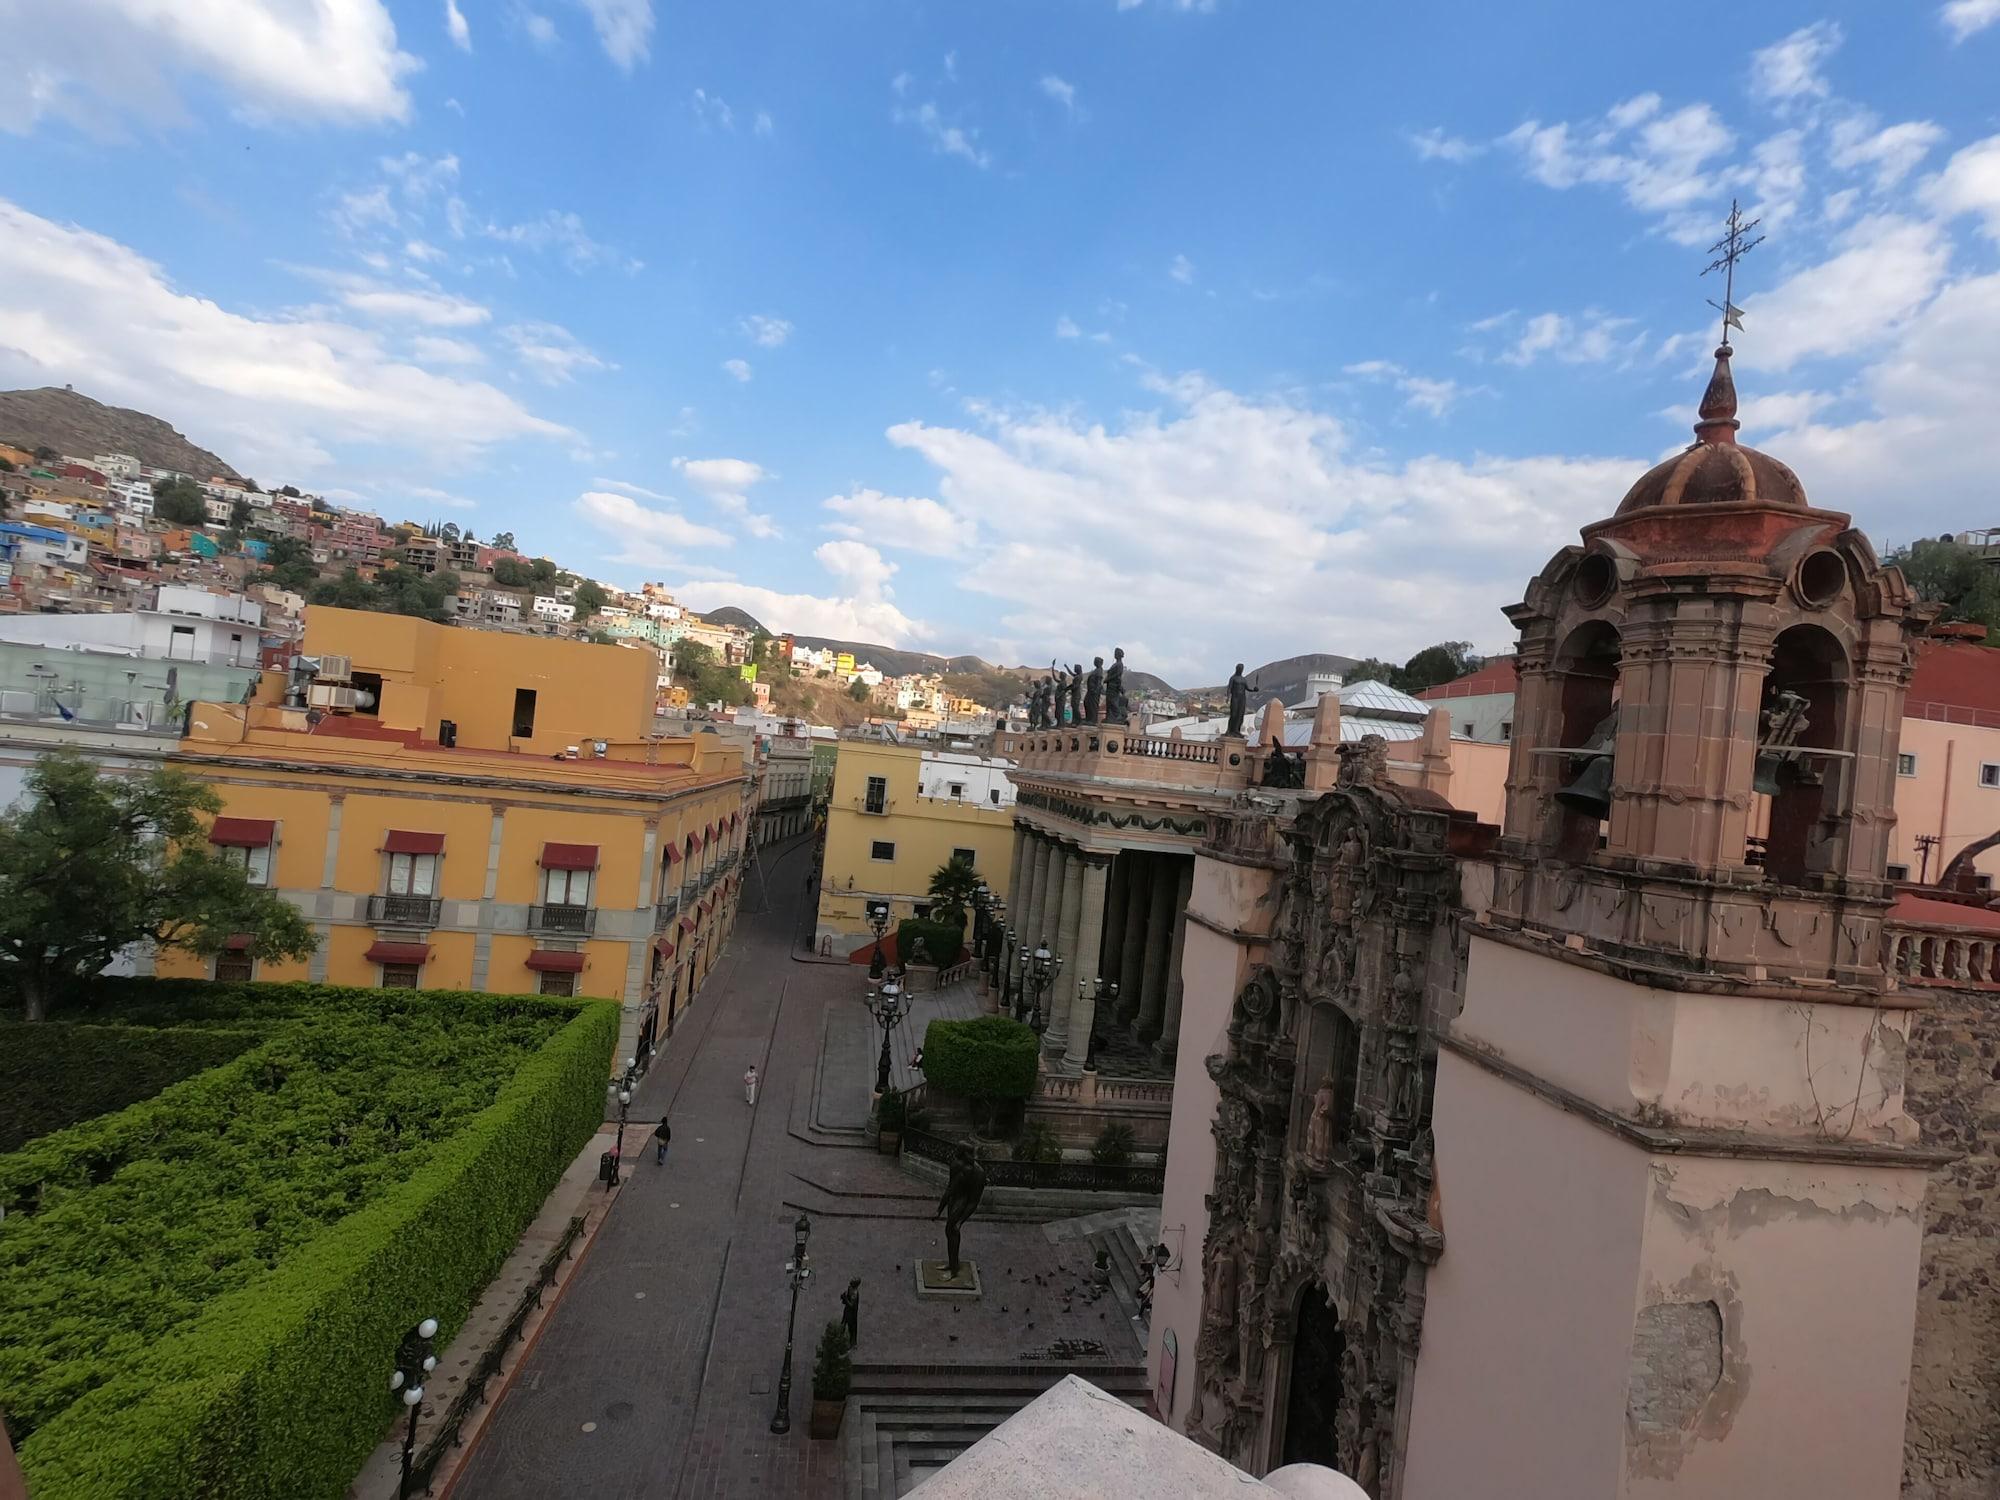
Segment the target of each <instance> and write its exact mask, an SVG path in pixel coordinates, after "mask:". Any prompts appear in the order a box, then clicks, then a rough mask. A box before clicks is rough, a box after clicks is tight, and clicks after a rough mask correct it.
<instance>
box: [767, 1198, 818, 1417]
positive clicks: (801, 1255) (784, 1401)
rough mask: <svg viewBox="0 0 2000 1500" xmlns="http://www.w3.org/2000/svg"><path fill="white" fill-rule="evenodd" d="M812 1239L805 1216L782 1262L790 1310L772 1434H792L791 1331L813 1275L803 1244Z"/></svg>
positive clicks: (794, 1229)
mask: <svg viewBox="0 0 2000 1500" xmlns="http://www.w3.org/2000/svg"><path fill="white" fill-rule="evenodd" d="M811 1235H812V1220H811V1219H809V1218H807V1217H806V1216H805V1215H804V1214H800V1215H799V1216H798V1219H797V1220H796V1221H795V1222H794V1223H793V1224H792V1258H791V1259H790V1260H789V1261H787V1262H785V1274H786V1275H787V1276H789V1277H790V1278H791V1282H792V1310H791V1313H790V1314H789V1315H788V1316H787V1317H786V1319H785V1363H784V1365H783V1366H782V1367H781V1368H780V1369H779V1371H778V1409H777V1410H776V1411H774V1412H772V1413H771V1431H773V1432H777V1433H785V1432H790V1431H791V1430H792V1330H793V1328H794V1326H795V1325H796V1324H797V1323H798V1321H799V1288H800V1287H801V1286H804V1285H805V1283H806V1279H807V1278H808V1277H810V1276H811V1275H812V1261H811V1258H810V1257H808V1256H807V1254H806V1241H807V1239H809V1238H810V1237H811Z"/></svg>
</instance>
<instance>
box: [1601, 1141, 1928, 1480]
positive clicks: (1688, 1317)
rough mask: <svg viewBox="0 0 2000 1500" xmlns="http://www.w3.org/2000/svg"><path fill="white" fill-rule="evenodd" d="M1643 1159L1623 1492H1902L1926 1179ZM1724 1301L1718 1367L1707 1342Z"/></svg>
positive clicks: (1841, 1169)
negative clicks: (1700, 1337) (1642, 1220)
mask: <svg viewBox="0 0 2000 1500" xmlns="http://www.w3.org/2000/svg"><path fill="white" fill-rule="evenodd" d="M1635 1154H1636V1153H1635ZM1642 1159H1644V1160H1646V1161H1648V1163H1649V1174H1650V1177H1651V1191H1650V1193H1649V1195H1648V1201H1647V1208H1646V1228H1645V1246H1644V1251H1643V1255H1642V1259H1641V1262H1640V1265H1639V1267H1638V1272H1639V1284H1638V1286H1639V1298H1638V1301H1639V1308H1638V1310H1637V1314H1636V1317H1635V1324H1634V1336H1635V1343H1634V1346H1633V1354H1634V1358H1633V1362H1632V1367H1631V1370H1630V1372H1629V1374H1630V1376H1631V1383H1629V1384H1628V1386H1627V1395H1626V1400H1627V1413H1626V1450H1625V1487H1624V1488H1623V1489H1622V1490H1620V1491H1618V1493H1619V1494H1620V1495H1622V1496H1626V1497H1629V1500H1656V1497H1663V1496H1669V1495H1672V1496H1695V1495H1699V1496H1708V1495H1739V1494H1740V1495H1760V1496H1786V1495H1798V1496H1813V1497H1821V1496H1824V1497H1835V1496H1854V1497H1856V1500H1869V1497H1875V1496H1890V1495H1894V1494H1895V1492H1896V1485H1897V1477H1898V1475H1899V1473H1900V1471H1901V1467H1902V1446H1903V1442H1902V1439H1903V1411H1904V1405H1905V1402H1906V1400H1907V1396H1908V1366H1907V1362H1906V1360H1905V1359H1904V1358H1903V1355H1902V1351H1903V1350H1904V1349H1906V1348H1907V1347H1908V1345H1909V1339H1910V1328H1911V1323H1912V1320H1913V1317H1914V1311H1915V1296H1916V1274H1915V1273H1916V1263H1917V1253H1918V1246H1919V1240H1920V1222H1919V1214H1920V1206H1921V1203H1922V1200H1923V1184H1924V1179H1923V1174H1922V1173H1920V1172H1915V1171H1907V1170H1898V1169H1890V1168H1882V1167H1849V1166H1817V1165H1798V1164H1791V1163H1778V1162H1764V1161H1747V1160H1734V1159H1718V1158H1713V1157H1657V1156H1656V1157H1650V1158H1642ZM1711 1308H1712V1309H1713V1314H1712V1316H1713V1318H1714V1324H1715V1328H1716V1331H1717V1333H1718V1334H1719V1354H1720V1364H1719V1368H1717V1367H1715V1366H1713V1365H1711V1364H1710V1363H1709V1361H1708V1356H1709V1351H1708V1349H1707V1348H1706V1347H1704V1346H1701V1345H1699V1344H1697V1343H1695V1342H1694V1341H1693V1336H1694V1335H1695V1333H1697V1332H1698V1331H1699V1329H1700V1328H1701V1327H1702V1324H1703V1320H1704V1319H1706V1318H1707V1317H1709V1316H1711V1314H1710V1313H1709V1311H1708V1310H1709V1309H1711ZM1649 1343H1650V1348H1648V1347H1647V1346H1648V1344H1649ZM1642 1354H1649V1355H1650V1356H1651V1359H1650V1361H1647V1362H1642V1360H1641V1358H1640V1356H1641V1355H1642ZM1710 1370H1714V1371H1715V1374H1714V1378H1713V1379H1712V1380H1711V1381H1709V1382H1708V1384H1707V1385H1706V1388H1705V1389H1697V1386H1699V1384H1700V1382H1701V1379H1702V1377H1703V1376H1704V1375H1705V1374H1707V1373H1708V1372H1709V1371H1710ZM1835 1414H1837V1415H1835Z"/></svg>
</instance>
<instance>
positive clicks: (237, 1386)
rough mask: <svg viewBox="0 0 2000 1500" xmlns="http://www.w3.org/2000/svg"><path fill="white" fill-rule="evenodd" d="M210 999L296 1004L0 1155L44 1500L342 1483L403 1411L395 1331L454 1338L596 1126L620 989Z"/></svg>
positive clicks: (18, 1373) (330, 1491)
mask: <svg viewBox="0 0 2000 1500" xmlns="http://www.w3.org/2000/svg"><path fill="white" fill-rule="evenodd" d="M205 988H208V989H211V990H213V991H215V992H216V993H215V994H214V996H213V997H212V998H213V1001H214V1002H215V1003H216V1004H217V1005H218V1006H219V1007H220V1008H223V1009H226V1008H227V1006H228V1005H229V1004H230V1003H232V1002H234V1003H244V1004H250V1005H260V1004H268V1009H266V1011H265V1014H266V1015H273V1016H274V1015H275V1014H276V1013H277V1012H279V1011H284V1010H287V1009H292V1008H293V1007H297V1009H296V1010H294V1011H293V1014H294V1015H296V1016H298V1017H299V1019H297V1020H296V1021H276V1022H275V1023H274V1027H273V1034H272V1035H271V1037H270V1040H269V1041H267V1042H266V1043H265V1044H264V1045H263V1046H261V1047H258V1048H256V1049H255V1050H254V1051H251V1052H249V1053H246V1054H245V1055H243V1056H242V1057H239V1058H238V1059H237V1060H236V1061H234V1062H232V1063H229V1064H227V1065H225V1066H223V1067H220V1068H215V1069H211V1070H210V1071H209V1072H207V1073H204V1074H201V1075H199V1076H197V1077H195V1078H192V1079H189V1080H187V1081H186V1082H184V1083H180V1084H176V1085H174V1086H173V1087H171V1088H169V1089H167V1090H166V1091H165V1092H164V1093H162V1094H160V1095H159V1096H158V1097H157V1098H155V1099H152V1100H150V1101H147V1102H145V1103H142V1104H137V1105H134V1106H132V1107H131V1108H129V1109H126V1110H124V1111H122V1112H120V1113H119V1114H116V1115H110V1116H105V1117H103V1118H101V1119H98V1120H95V1121H92V1122H89V1123H88V1124H85V1125H80V1126H77V1127H74V1128H72V1129H70V1130H66V1131H62V1132H59V1133H57V1134H55V1135H52V1136H49V1137H47V1138H45V1139H44V1140H42V1141H39V1142H37V1143H35V1145H33V1146H32V1147H30V1148H29V1149H28V1150H25V1151H22V1152H18V1153H16V1154H15V1155H13V1156H10V1157H5V1158H0V1201H7V1202H10V1203H11V1204H13V1205H15V1207H16V1208H17V1209H29V1210H32V1211H31V1212H16V1211H12V1210H10V1213H9V1216H8V1217H7V1219H6V1220H4V1221H0V1289H4V1300H0V1404H8V1405H11V1406H12V1407H13V1409H14V1412H15V1414H16V1415H17V1416H18V1417H19V1418H20V1419H21V1421H22V1424H23V1425H24V1426H29V1427H32V1428H33V1429H34V1430H33V1431H32V1433H31V1435H30V1436H29V1437H28V1440H27V1442H26V1443H25V1444H24V1445H23V1446H22V1450H21V1460H22V1465H23V1468H24V1470H25V1471H26V1474H27V1478H28V1483H29V1486H30V1489H31V1491H32V1493H34V1494H35V1495H36V1496H37V1500H86V1497H87V1500H156V1497H157V1500H182V1497H188V1500H192V1497H196V1496H200V1497H203V1500H252V1497H261V1496H269V1495H278V1494H282V1495H286V1496H299V1497H308V1500H309V1497H316V1496H325V1497H328V1500H332V1497H336V1496H338V1495H340V1494H341V1493H342V1492H343V1491H344V1490H345V1489H346V1487H347V1485H348V1484H349V1483H350V1481H351V1480H352V1479H353V1477H354V1474H355V1472H356V1471H357V1470H358V1469H359V1467H360V1465H361V1463H362V1461H363V1460H364V1459H365V1458H366V1457H367V1455H368V1453H369V1452H370V1451H371V1450H372V1449H373V1448H374V1446H375V1444H376V1443H377V1441H378V1440H379V1439H380V1438H381V1435H382V1433H383V1431H384V1429H385V1428H386V1427H387V1426H388V1424H389V1422H390V1421H391V1420H392V1419H393V1418H394V1417H395V1416H396V1415H397V1414H398V1413H399V1412H400V1411H401V1407H400V1405H399V1404H398V1403H397V1402H396V1401H395V1399H394V1397H392V1396H391V1395H390V1393H389V1389H388V1380H387V1372H388V1370H389V1368H390V1365H391V1363H392V1362H393V1357H394V1352H395V1348H396V1344H397V1341H398V1340H399V1339H400V1338H401V1336H402V1334H403V1333H404V1331H405V1330H406V1329H408V1328H409V1327H410V1325H411V1324H413V1323H415V1322H416V1321H417V1320H418V1319H419V1318H422V1317H424V1316H427V1315H428V1316H434V1317H436V1318H438V1319H439V1321H440V1323H441V1324H442V1325H443V1328H444V1333H443V1334H442V1335H441V1337H440V1344H442V1342H443V1341H444V1339H446V1338H448V1337H449V1336H450V1333H451V1331H452V1330H453V1329H454V1328H455V1327H456V1325H457V1324H458V1323H459V1322H460V1321H461V1320H462V1319H463V1318H464V1316H465V1314H466V1313H467V1311H468V1310H469V1309H470V1308H471V1306H472V1304H473V1302H474V1301H475V1300H476V1299H477V1297H478V1296H479V1294H480V1292H481V1291H482V1290H483V1289H484V1287H485V1285H486V1283H487V1282H488V1281H489V1280H490V1279H491V1278H492V1276H493V1274H494V1272H495V1271H496V1270H498V1268H499V1266H500V1264H501V1262H502V1261H504V1260H505V1259H506V1257H507V1255H508V1254H509V1252H510V1251H512V1249H513V1247H514V1245H515V1243H516V1241H517V1240H518V1238H519V1236H520V1232H521V1230H522V1228H523V1227H524V1226H525V1225H526V1224H527V1223H528V1222H529V1221H530V1220H531V1219H532V1218H533V1216H534V1214H535V1212H536V1211H537V1210H538V1209H539V1207H540V1206H541V1203H542V1200H543V1199H544V1197H546V1195H547V1193H548V1192H549V1190H550V1189H551V1188H552V1187H553V1186H554V1184H555V1182H556V1181H557V1180H558V1179H559V1178H560V1176H561V1175H562V1172H563V1170H564V1169H565V1168H566V1167H567V1166H568V1165H569V1163H570V1162H571V1161H572V1160H574V1158H575V1156H576V1153H577V1152H578V1151H579V1150H580V1149H582V1147H583V1145H584V1143H585V1142H586V1141H587V1140H588V1139H589V1138H590V1136H591V1134H592V1132H593V1131H595V1129H596V1128H597V1125H598V1123H599V1121H600V1120H601V1118H602V1114H603V1098H604V1092H603V1091H604V1079H605V1077H606V1075H607V1072H608V1070H609V1065H610V1057H611V1052H612V1049H613V1047H614V1046H615V1044H616V1039H617V1031H618V1011H617V1008H616V1007H615V1006H611V1005H605V1004H601V1003H598V1002H593V1001H567V1000H554V999H542V998H540V997H534V996H506V997H493V996H483V995H468V994H460V993H455V992H436V991H381V990H338V989H333V988H330V987H326V986H311V985H285V986H278V985H269V986H257V985H244V986H240V987H239V986H205ZM231 991H235V992H236V993H235V994H234V995H233V996H232V995H231V993H230V992H231ZM274 991H283V992H286V993H284V994H275V995H274V994H272V993H271V992H274ZM169 998H170V997H169ZM204 998H205V999H206V998H207V997H204ZM195 1008H200V1007H199V1006H197V1007H195ZM58 1308H59V1309H60V1312H59V1313H58V1312H57V1309H58Z"/></svg>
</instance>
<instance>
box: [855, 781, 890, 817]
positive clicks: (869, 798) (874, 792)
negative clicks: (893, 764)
mask: <svg viewBox="0 0 2000 1500" xmlns="http://www.w3.org/2000/svg"><path fill="white" fill-rule="evenodd" d="M861 810H862V811H863V812H871V813H886V812H887V811H888V810H889V778H888V777H886V776H870V777H869V778H868V793H867V795H866V796H865V797H863V798H862V799H861Z"/></svg>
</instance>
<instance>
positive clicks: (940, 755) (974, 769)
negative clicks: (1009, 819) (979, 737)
mask: <svg viewBox="0 0 2000 1500" xmlns="http://www.w3.org/2000/svg"><path fill="white" fill-rule="evenodd" d="M1013 764H1014V763H1013V762H1012V761H1010V760H1002V759H1000V758H999V757H998V756H985V755H980V754H977V753H976V752H974V751H971V750H926V751H925V752H924V753H923V754H922V755H921V756H919V757H918V760H917V795H918V796H919V797H935V798H936V799H938V800H939V801H941V802H970V803H973V804H975V805H977V806H980V807H1012V806H1013V805H1014V783H1013V782H1012V781H1011V780H1009V779H1008V776H1007V772H1008V771H1009V770H1010V769H1011V768H1012V767H1013Z"/></svg>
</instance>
